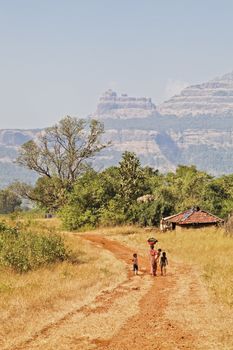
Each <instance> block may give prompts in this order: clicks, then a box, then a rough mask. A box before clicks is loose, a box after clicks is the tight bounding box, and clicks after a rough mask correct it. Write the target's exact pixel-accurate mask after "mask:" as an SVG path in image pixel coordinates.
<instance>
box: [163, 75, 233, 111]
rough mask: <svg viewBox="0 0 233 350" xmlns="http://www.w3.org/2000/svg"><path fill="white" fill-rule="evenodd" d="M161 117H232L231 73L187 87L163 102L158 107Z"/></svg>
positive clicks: (232, 80) (232, 90) (232, 86)
mask: <svg viewBox="0 0 233 350" xmlns="http://www.w3.org/2000/svg"><path fill="white" fill-rule="evenodd" d="M158 110H159V112H160V113H161V114H163V115H175V116H177V117H187V116H200V115H209V116H229V115H230V116H232V115H233V72H232V73H229V74H225V75H223V76H222V77H219V78H216V79H213V80H211V81H209V82H207V83H203V84H198V85H193V86H189V87H187V88H186V89H184V90H183V91H182V92H181V93H180V95H176V96H174V97H173V98H171V99H170V100H168V101H165V102H164V103H162V105H160V106H159V107H158Z"/></svg>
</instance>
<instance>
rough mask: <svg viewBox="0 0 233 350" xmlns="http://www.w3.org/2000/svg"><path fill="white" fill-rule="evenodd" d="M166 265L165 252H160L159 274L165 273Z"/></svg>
mask: <svg viewBox="0 0 233 350" xmlns="http://www.w3.org/2000/svg"><path fill="white" fill-rule="evenodd" d="M167 265H168V259H167V255H166V252H163V253H162V256H161V258H160V268H161V276H164V275H165V276H166V273H167V268H166V266H167Z"/></svg>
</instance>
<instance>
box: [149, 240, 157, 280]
mask: <svg viewBox="0 0 233 350" xmlns="http://www.w3.org/2000/svg"><path fill="white" fill-rule="evenodd" d="M157 255H158V252H157V250H155V249H154V245H151V246H150V251H149V259H150V272H151V275H152V276H156V271H157Z"/></svg>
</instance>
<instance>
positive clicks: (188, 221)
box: [160, 207, 224, 231]
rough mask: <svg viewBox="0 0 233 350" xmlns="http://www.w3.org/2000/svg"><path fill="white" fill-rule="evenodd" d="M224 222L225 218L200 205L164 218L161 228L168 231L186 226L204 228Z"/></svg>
mask: <svg viewBox="0 0 233 350" xmlns="http://www.w3.org/2000/svg"><path fill="white" fill-rule="evenodd" d="M223 223H224V220H223V219H220V218H219V217H217V216H215V215H213V214H211V213H209V212H207V211H205V210H202V209H200V208H199V207H194V208H191V209H189V210H185V211H184V212H181V213H178V214H175V215H171V216H168V217H166V218H163V219H162V220H161V222H160V229H161V231H167V230H177V229H184V228H202V227H211V226H218V225H220V224H223Z"/></svg>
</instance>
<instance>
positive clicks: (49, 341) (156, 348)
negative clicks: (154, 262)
mask: <svg viewBox="0 0 233 350" xmlns="http://www.w3.org/2000/svg"><path fill="white" fill-rule="evenodd" d="M82 237H83V238H84V239H87V240H88V241H90V242H91V243H92V244H95V245H98V246H100V247H102V248H103V249H107V250H109V251H110V252H112V253H113V254H114V255H115V256H116V257H117V259H121V260H123V261H124V262H125V263H126V264H127V266H128V278H127V280H126V281H125V282H123V283H122V284H120V285H119V286H117V287H116V288H115V289H114V290H113V291H112V292H111V293H110V292H103V293H102V294H100V295H98V296H97V298H96V299H95V301H94V302H93V303H92V304H91V305H86V306H85V307H82V308H81V309H74V310H73V311H72V312H70V313H69V314H67V315H66V316H65V317H63V318H62V319H59V320H57V321H56V322H53V323H51V324H48V325H47V326H46V327H45V328H44V329H42V330H41V331H40V332H38V333H37V334H35V335H34V336H33V337H32V338H30V339H28V340H27V341H25V342H24V343H22V344H19V345H18V346H17V347H15V348H14V350H22V349H23V350H27V349H30V350H33V349H41V350H42V349H43V350H53V349H56V350H57V349H58V350H68V349H69V350H72V349H75V350H89V349H97V350H98V349H102V350H129V349H130V350H131V349H134V350H142V349H143V350H175V349H190V350H195V349H203V350H208V349H220V348H222V349H230V348H228V347H222V345H221V344H223V342H222V338H221V337H222V335H221V326H219V325H218V327H217V326H216V325H215V322H214V320H213V314H212V313H211V312H209V310H210V309H211V310H212V305H210V301H209V297H208V294H207V292H206V290H205V288H204V286H203V284H202V282H201V280H200V277H199V275H198V273H197V272H196V271H195V270H193V269H191V268H190V267H187V266H183V265H178V264H172V266H171V267H170V266H169V270H170V271H171V272H169V273H168V275H167V276H166V277H162V276H158V277H152V276H150V275H149V273H148V271H147V269H148V259H147V257H143V256H140V257H139V262H140V267H141V271H142V272H141V274H140V275H139V276H133V273H132V271H131V262H130V257H131V255H132V253H133V251H132V250H131V249H130V248H128V247H126V246H124V245H122V244H120V243H118V242H116V241H112V240H109V239H107V238H105V237H103V236H100V235H95V234H85V235H83V236H82ZM214 317H215V316H214ZM220 340H221V343H219V341H220Z"/></svg>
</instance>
